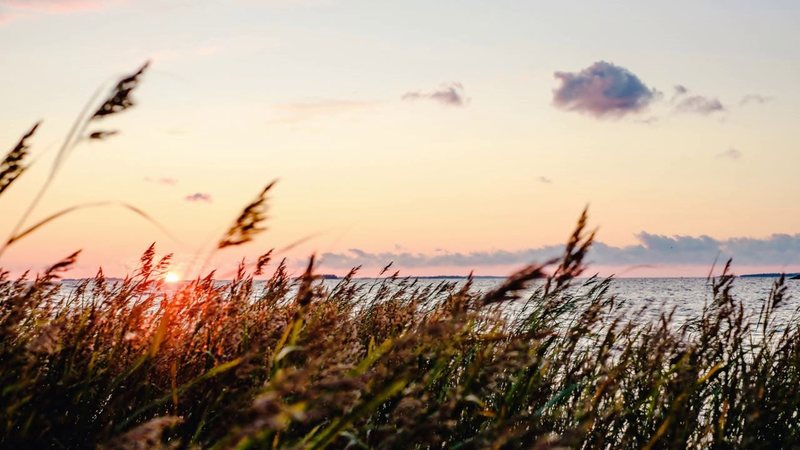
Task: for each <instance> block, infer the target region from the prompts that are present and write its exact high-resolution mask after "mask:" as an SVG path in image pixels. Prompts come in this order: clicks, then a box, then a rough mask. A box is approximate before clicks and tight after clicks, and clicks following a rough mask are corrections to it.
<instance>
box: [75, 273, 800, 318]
mask: <svg viewBox="0 0 800 450" xmlns="http://www.w3.org/2000/svg"><path fill="white" fill-rule="evenodd" d="M443 281H448V282H453V283H456V284H458V285H461V284H463V283H464V280H457V279H455V280H454V279H439V278H429V279H420V280H417V282H416V286H425V285H436V284H439V283H441V282H443ZM581 281H582V280H577V281H576V284H577V285H580V283H581ZM356 282H357V283H359V284H363V285H364V288H365V290H369V288H370V287H372V288H373V289H375V288H376V287H377V285H378V284H379V283H381V280H375V279H359V280H356ZM502 282H503V280H502V279H493V278H492V279H487V278H482V279H477V280H474V282H473V288H474V289H475V290H478V291H481V292H488V291H490V290H492V289H494V288H496V287H497V286H498V285H500V284H501V283H502ZM774 282H775V279H774V278H737V279H735V280H734V282H733V290H732V293H733V295H734V296H735V297H736V298H737V299H740V300H742V301H743V302H744V306H745V309H746V311H749V312H752V313H755V314H758V311H759V310H760V308H761V305H762V304H763V302H764V300H765V299H766V298H767V297H768V296H769V292H770V289H771V288H772V285H773V283H774ZM220 283H223V282H220ZM323 283H324V285H325V286H326V287H327V288H329V289H333V288H334V287H335V286H336V285H337V283H339V280H324V281H323ZM786 283H787V287H788V291H787V294H788V297H789V298H788V300H787V301H786V302H785V303H784V304H783V306H781V307H780V308H779V309H778V310H777V311H776V312H775V317H776V318H777V319H779V320H780V321H784V322H786V321H789V320H791V319H792V314H793V313H794V312H795V310H796V309H797V308H800V280H787V282H786ZM258 284H260V283H258ZM62 286H63V292H64V293H65V294H66V293H68V292H70V291H71V288H72V287H73V286H74V283H73V282H69V281H67V282H64V283H63V284H62ZM259 287H260V286H258V285H257V286H256V292H258V290H259ZM535 287H536V286H532V289H531V291H532V290H533V288H535ZM575 289H576V290H577V291H578V292H580V291H581V290H585V289H586V288H582V287H576V288H575ZM609 293H610V294H612V295H615V296H616V297H617V298H618V299H620V300H622V301H623V302H624V305H625V307H626V309H627V310H629V311H632V312H633V311H636V312H639V311H640V310H641V308H642V307H643V306H647V309H646V310H645V311H644V313H643V314H641V317H640V318H641V319H650V320H653V319H657V318H658V317H659V315H660V313H661V312H662V311H670V310H672V309H673V308H674V309H675V315H674V318H675V319H676V321H677V322H678V323H680V322H682V321H684V320H685V319H689V318H694V317H697V316H698V315H699V314H700V312H701V310H702V308H703V306H704V303H705V302H706V301H708V300H710V299H711V287H710V285H709V284H708V281H707V280H706V279H705V278H620V279H615V280H613V281H612V283H611V287H610V291H609ZM290 295H291V294H290Z"/></svg>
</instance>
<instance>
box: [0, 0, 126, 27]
mask: <svg viewBox="0 0 800 450" xmlns="http://www.w3.org/2000/svg"><path fill="white" fill-rule="evenodd" d="M118 3H120V1H119V0H110V1H109V0H106V1H103V0H0V5H2V6H7V7H10V8H14V9H18V10H25V11H31V12H37V13H46V14H66V13H71V12H76V11H94V10H99V9H105V8H107V7H109V6H113V5H114V4H118ZM0 23H2V18H0Z"/></svg>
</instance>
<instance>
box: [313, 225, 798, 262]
mask: <svg viewBox="0 0 800 450" xmlns="http://www.w3.org/2000/svg"><path fill="white" fill-rule="evenodd" d="M636 238H637V239H638V240H639V243H638V244H634V245H628V246H622V247H617V246H612V245H608V244H605V243H602V242H596V243H595V244H594V245H593V246H592V249H591V250H590V252H589V261H590V262H591V263H592V264H595V265H608V266H618V265H624V266H627V265H653V264H655V265H678V264H680V265H702V266H710V265H711V264H712V263H713V262H714V261H715V260H727V259H728V258H733V260H734V262H735V263H738V264H745V265H789V264H800V233H798V234H794V235H790V234H773V235H771V236H769V237H766V238H750V237H739V238H731V239H714V238H712V237H710V236H705V235H701V236H681V235H678V236H666V235H659V234H652V233H647V232H641V233H639V234H637V235H636ZM563 249H564V246H563V245H545V246H541V247H536V248H529V249H524V250H512V251H508V250H492V251H476V252H468V253H462V252H454V253H450V252H437V253H435V254H422V253H411V252H405V251H404V252H379V253H372V252H367V251H364V250H361V249H358V248H352V249H350V250H349V251H348V252H345V253H334V252H328V253H323V254H322V258H321V264H322V265H324V266H327V267H331V268H337V269H349V268H351V267H355V266H358V265H363V266H367V267H372V266H375V267H377V266H380V265H385V264H387V263H388V262H392V261H393V262H394V263H395V265H397V266H399V267H411V268H417V267H445V266H458V267H467V268H473V267H478V266H505V265H517V264H528V263H532V262H537V261H538V262H543V261H546V260H549V259H551V258H554V257H558V256H559V255H561V253H562V252H563Z"/></svg>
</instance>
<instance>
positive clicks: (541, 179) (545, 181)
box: [536, 176, 553, 184]
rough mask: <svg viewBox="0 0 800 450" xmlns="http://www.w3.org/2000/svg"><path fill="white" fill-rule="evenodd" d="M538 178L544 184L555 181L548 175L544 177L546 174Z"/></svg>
mask: <svg viewBox="0 0 800 450" xmlns="http://www.w3.org/2000/svg"><path fill="white" fill-rule="evenodd" d="M536 180H538V181H539V182H540V183H544V184H550V183H552V182H553V180H551V179H550V178H548V177H544V176H541V177H537V178H536Z"/></svg>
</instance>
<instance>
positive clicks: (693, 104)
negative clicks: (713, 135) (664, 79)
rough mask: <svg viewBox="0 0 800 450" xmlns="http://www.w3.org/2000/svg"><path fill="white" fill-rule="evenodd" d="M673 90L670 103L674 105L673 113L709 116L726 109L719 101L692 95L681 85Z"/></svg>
mask: <svg viewBox="0 0 800 450" xmlns="http://www.w3.org/2000/svg"><path fill="white" fill-rule="evenodd" d="M674 89H675V92H674V94H673V96H672V99H671V100H670V103H671V104H673V105H675V112H679V113H696V114H703V115H709V114H712V113H715V112H721V111H725V110H726V109H727V108H726V107H725V105H723V104H722V102H721V101H719V99H717V98H714V97H708V96H705V95H698V94H693V93H691V91H690V90H689V88H687V87H686V86H683V85H681V84H679V85H676V86H675V88H674Z"/></svg>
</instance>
